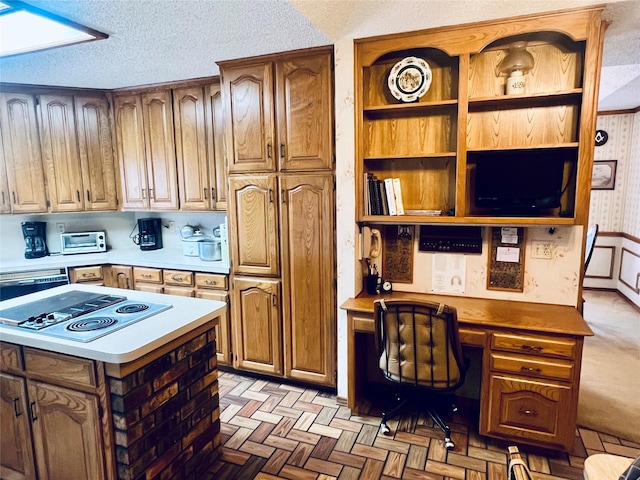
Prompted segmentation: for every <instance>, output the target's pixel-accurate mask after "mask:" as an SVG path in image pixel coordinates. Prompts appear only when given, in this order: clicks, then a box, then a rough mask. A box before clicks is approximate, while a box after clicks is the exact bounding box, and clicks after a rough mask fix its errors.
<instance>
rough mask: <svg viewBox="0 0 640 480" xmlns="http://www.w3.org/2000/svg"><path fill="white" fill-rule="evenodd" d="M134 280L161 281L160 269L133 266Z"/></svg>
mask: <svg viewBox="0 0 640 480" xmlns="http://www.w3.org/2000/svg"><path fill="white" fill-rule="evenodd" d="M133 280H134V282H145V283H162V270H160V269H159V268H145V267H133Z"/></svg>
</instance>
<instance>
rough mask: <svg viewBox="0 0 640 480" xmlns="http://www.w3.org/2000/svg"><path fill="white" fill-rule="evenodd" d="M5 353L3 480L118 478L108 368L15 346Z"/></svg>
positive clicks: (0, 469)
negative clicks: (106, 416)
mask: <svg viewBox="0 0 640 480" xmlns="http://www.w3.org/2000/svg"><path fill="white" fill-rule="evenodd" d="M1 350H2V373H0V382H1V384H2V390H1V392H2V393H1V394H0V398H1V399H2V401H1V402H0V408H1V411H2V419H3V421H2V425H1V427H0V428H1V434H2V458H1V460H0V474H1V475H2V478H7V479H35V478H39V479H54V478H67V479H70V480H76V479H77V480H84V479H87V478H104V479H113V478H114V477H115V472H114V468H113V464H114V459H113V458H112V456H113V447H112V443H111V442H113V435H112V430H111V419H110V418H109V420H108V421H103V420H104V418H103V416H102V412H104V411H105V410H106V409H107V408H108V405H107V402H106V401H102V400H101V398H105V397H106V384H105V377H104V375H103V374H101V373H99V372H100V368H104V367H103V366H102V365H101V364H97V363H96V362H93V361H91V360H84V359H78V358H76V357H69V356H66V355H61V354H56V353H51V352H44V351H40V350H36V349H33V348H28V347H18V346H16V345H11V344H3V345H2V347H1ZM12 358H13V359H15V360H16V361H11V359H12ZM22 359H24V365H23V364H22ZM69 459H73V461H69ZM36 471H37V475H36Z"/></svg>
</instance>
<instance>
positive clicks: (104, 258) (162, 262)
mask: <svg viewBox="0 0 640 480" xmlns="http://www.w3.org/2000/svg"><path fill="white" fill-rule="evenodd" d="M100 264H112V265H115V264H123V265H133V266H138V267H157V268H172V269H176V270H193V271H198V272H208V273H222V274H228V273H229V263H228V262H223V261H215V262H205V261H203V260H200V258H198V257H188V256H186V255H183V254H182V250H181V249H176V248H161V249H159V250H148V251H142V250H140V249H139V248H130V249H129V248H128V249H118V250H110V251H108V252H104V253H79V254H76V255H49V256H47V257H42V258H34V259H26V258H24V255H23V252H20V253H19V256H18V258H16V259H15V260H3V261H2V262H0V273H8V272H24V271H28V270H39V269H42V268H63V267H82V266H87V265H100Z"/></svg>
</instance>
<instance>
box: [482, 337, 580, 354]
mask: <svg viewBox="0 0 640 480" xmlns="http://www.w3.org/2000/svg"><path fill="white" fill-rule="evenodd" d="M491 349H492V350H504V351H507V352H517V353H531V354H535V355H543V356H549V357H561V358H568V359H570V360H573V359H574V358H575V355H576V354H575V350H576V342H575V340H572V339H564V338H553V337H543V336H538V335H512V334H507V333H494V334H493V335H492V338H491Z"/></svg>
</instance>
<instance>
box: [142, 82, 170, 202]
mask: <svg viewBox="0 0 640 480" xmlns="http://www.w3.org/2000/svg"><path fill="white" fill-rule="evenodd" d="M142 105H143V108H144V141H145V144H144V146H145V153H146V160H147V178H148V185H149V191H148V194H149V207H150V208H151V209H152V210H155V209H157V210H177V209H178V184H177V178H178V177H177V172H176V147H175V141H174V130H173V109H172V108H171V92H170V91H169V90H167V91H161V92H152V93H145V94H143V95H142Z"/></svg>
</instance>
